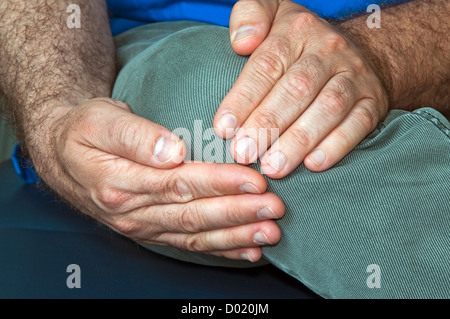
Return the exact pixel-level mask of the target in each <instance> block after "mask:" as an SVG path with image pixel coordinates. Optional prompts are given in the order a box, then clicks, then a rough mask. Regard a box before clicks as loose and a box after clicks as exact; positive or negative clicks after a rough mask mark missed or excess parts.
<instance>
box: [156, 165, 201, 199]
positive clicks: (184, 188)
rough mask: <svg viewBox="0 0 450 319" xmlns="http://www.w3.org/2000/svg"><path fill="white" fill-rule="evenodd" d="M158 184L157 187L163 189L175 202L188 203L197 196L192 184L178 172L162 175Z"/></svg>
mask: <svg viewBox="0 0 450 319" xmlns="http://www.w3.org/2000/svg"><path fill="white" fill-rule="evenodd" d="M158 184H159V185H158V188H157V189H160V190H162V193H163V194H164V195H165V196H166V197H168V199H170V200H171V201H173V202H175V203H186V202H189V201H191V200H193V199H194V198H195V196H194V192H193V187H192V185H190V183H187V182H186V181H185V180H184V179H183V178H182V176H181V174H180V173H178V172H176V173H172V174H168V175H166V176H164V177H162V178H161V179H160V180H159V181H158Z"/></svg>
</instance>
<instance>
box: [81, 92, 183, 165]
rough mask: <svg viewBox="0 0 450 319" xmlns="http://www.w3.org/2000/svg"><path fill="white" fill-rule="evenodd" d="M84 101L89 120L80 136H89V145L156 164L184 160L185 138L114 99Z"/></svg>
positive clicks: (174, 162)
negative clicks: (84, 132)
mask: <svg viewBox="0 0 450 319" xmlns="http://www.w3.org/2000/svg"><path fill="white" fill-rule="evenodd" d="M87 103H88V106H89V112H90V113H89V114H90V116H91V123H90V125H89V126H88V128H86V130H89V131H88V132H87V134H86V135H87V136H83V138H84V139H89V142H90V144H91V146H92V147H95V148H99V149H101V150H103V151H105V152H108V153H110V154H113V155H116V156H118V157H123V158H127V159H129V160H131V161H134V162H137V163H140V164H143V165H148V166H152V167H155V168H171V167H175V166H177V165H179V164H180V163H181V162H182V161H183V159H184V157H185V155H186V146H185V144H184V142H183V141H182V140H181V139H180V138H179V137H178V136H177V135H175V134H173V133H172V132H170V131H169V130H168V129H166V128H165V127H163V126H161V125H158V124H156V123H153V122H151V121H149V120H147V119H145V118H143V117H140V116H137V115H135V114H133V113H131V112H130V111H129V110H126V108H125V107H124V106H120V105H118V104H117V101H114V100H113V101H112V102H111V101H109V103H108V101H105V99H95V100H90V101H88V102H87ZM122 103H123V102H122Z"/></svg>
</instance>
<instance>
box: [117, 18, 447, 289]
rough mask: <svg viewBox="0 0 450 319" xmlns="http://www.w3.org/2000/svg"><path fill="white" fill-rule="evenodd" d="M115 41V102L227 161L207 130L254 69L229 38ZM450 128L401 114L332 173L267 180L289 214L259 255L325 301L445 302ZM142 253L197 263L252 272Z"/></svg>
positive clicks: (206, 32) (425, 116)
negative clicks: (244, 73) (247, 68)
mask: <svg viewBox="0 0 450 319" xmlns="http://www.w3.org/2000/svg"><path fill="white" fill-rule="evenodd" d="M115 40H116V45H117V52H118V61H119V64H120V67H121V71H120V73H119V75H118V78H117V81H116V84H115V87H114V92H113V98H115V99H118V100H123V101H125V102H127V103H128V104H129V105H130V106H131V108H132V110H133V112H134V113H136V114H138V115H140V116H143V117H145V118H148V119H150V120H152V121H154V122H156V123H158V124H161V125H163V126H165V127H167V128H169V129H170V130H174V131H175V132H178V133H180V136H181V135H183V136H181V137H182V138H184V139H185V141H186V143H187V144H188V148H189V149H190V153H191V159H195V160H201V158H199V156H200V157H202V156H205V154H206V155H208V156H213V157H214V158H217V159H220V158H221V157H222V158H225V159H226V158H227V157H226V154H225V153H226V152H222V151H221V150H220V149H221V148H222V147H224V148H225V149H226V143H225V142H224V141H223V140H221V139H219V138H215V137H214V136H213V134H210V133H209V132H210V131H209V130H211V126H212V120H213V116H214V114H215V112H216V110H217V108H218V106H219V104H220V102H221V100H222V99H223V97H224V96H225V95H226V93H227V92H228V90H229V89H230V88H231V86H232V85H233V83H234V81H235V80H236V78H237V77H238V75H239V73H240V71H241V69H242V67H243V66H244V64H245V63H246V61H247V58H245V57H241V56H238V55H236V54H234V53H233V51H232V50H231V48H230V44H229V38H228V30H227V29H226V28H222V27H217V26H210V25H205V24H198V23H193V22H172V23H158V24H151V25H148V26H143V27H139V28H136V29H133V30H130V31H128V32H126V33H123V34H121V35H119V36H117V37H116V39H115ZM449 127H450V125H449V122H448V121H447V120H446V119H445V117H443V116H442V115H441V114H440V113H439V112H437V111H435V110H433V109H432V108H422V109H419V110H417V111H414V112H405V111H399V110H394V111H391V112H390V113H389V114H388V116H387V118H386V120H385V121H384V122H383V123H380V124H379V125H378V127H377V129H376V130H375V131H374V132H373V133H372V134H370V135H369V136H368V137H367V138H366V139H364V140H363V141H362V142H361V143H360V144H359V145H358V146H357V147H356V149H355V150H353V151H352V152H351V153H350V154H349V155H347V156H346V157H345V158H344V159H343V160H342V161H340V162H339V163H338V164H337V165H336V166H335V167H333V168H331V169H329V170H327V171H325V172H322V173H313V172H311V171H309V170H307V169H306V168H305V167H304V166H303V165H302V166H300V167H298V168H297V169H296V170H295V171H294V172H293V173H292V174H290V175H289V176H288V177H286V178H284V179H281V180H271V179H268V185H269V186H268V188H269V191H271V192H274V193H276V194H277V195H279V196H280V197H281V198H282V200H283V201H284V203H285V205H286V214H285V216H284V217H283V218H282V219H281V220H279V221H278V224H279V226H280V228H281V230H282V239H281V241H280V242H279V243H278V244H277V245H274V246H270V247H265V248H264V249H263V256H264V260H265V261H266V262H270V263H272V264H273V265H275V266H276V267H278V268H280V269H281V270H283V271H284V272H286V273H288V274H289V275H291V276H293V277H295V278H296V279H298V280H299V281H300V282H302V283H303V284H305V285H306V286H308V287H309V288H310V289H312V290H313V291H314V292H316V293H317V294H319V295H321V296H323V297H325V298H449V297H450V281H449V280H450V195H449V194H450V167H449V159H450V139H449V136H450V130H449ZM207 131H208V134H203V135H202V134H201V133H202V132H203V133H204V132H207ZM199 134H200V138H199V137H198V136H199ZM186 136H188V138H186ZM193 141H194V142H195V141H197V143H193ZM213 150H214V151H213ZM225 161H226V160H224V162H225ZM252 167H253V168H254V169H257V170H259V164H258V163H256V164H254V165H253V166H252ZM146 247H147V248H149V249H151V250H154V251H157V252H159V253H161V254H165V255H167V256H171V257H174V258H178V259H182V260H186V261H191V262H196V263H202V264H209V265H215V266H231V267H245V266H249V264H248V262H244V261H231V260H226V259H225V258H220V257H214V256H208V255H202V254H198V253H190V252H184V251H181V250H177V249H174V248H169V247H153V246H146Z"/></svg>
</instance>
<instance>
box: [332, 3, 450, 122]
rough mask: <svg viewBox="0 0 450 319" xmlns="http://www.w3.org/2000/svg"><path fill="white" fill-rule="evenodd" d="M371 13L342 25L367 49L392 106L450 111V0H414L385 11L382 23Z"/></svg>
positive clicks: (357, 42)
mask: <svg viewBox="0 0 450 319" xmlns="http://www.w3.org/2000/svg"><path fill="white" fill-rule="evenodd" d="M366 19H367V16H361V17H358V18H354V19H351V20H348V21H345V22H343V23H342V24H340V25H339V26H338V28H339V29H340V30H341V31H343V32H344V33H345V34H346V35H347V36H348V37H350V38H351V39H352V40H353V41H354V42H355V43H356V44H357V45H358V46H359V47H360V48H361V50H363V52H364V54H365V56H366V57H367V58H368V59H369V60H370V62H371V63H372V65H373V67H374V69H375V72H377V73H378V75H379V77H380V79H381V81H382V82H383V83H384V85H385V87H386V90H387V92H388V95H389V100H390V106H391V108H399V109H405V110H413V109H416V108H419V107H426V106H429V107H433V108H435V109H437V110H439V111H440V112H441V113H443V114H444V115H445V116H446V117H449V116H450V94H449V92H450V54H449V52H450V37H449V34H450V2H449V1H448V0H416V1H412V2H409V3H405V4H401V5H398V6H395V7H392V8H389V9H385V10H382V11H381V27H380V28H373V29H370V28H369V27H367V25H366Z"/></svg>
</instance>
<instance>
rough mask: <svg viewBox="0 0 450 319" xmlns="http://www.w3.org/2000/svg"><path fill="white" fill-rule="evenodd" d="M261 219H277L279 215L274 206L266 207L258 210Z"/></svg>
mask: <svg viewBox="0 0 450 319" xmlns="http://www.w3.org/2000/svg"><path fill="white" fill-rule="evenodd" d="M256 214H257V215H258V217H259V218H260V219H276V218H277V215H275V213H274V212H273V210H272V208H270V207H264V208H261V209H260V210H258V212H257V213H256Z"/></svg>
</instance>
